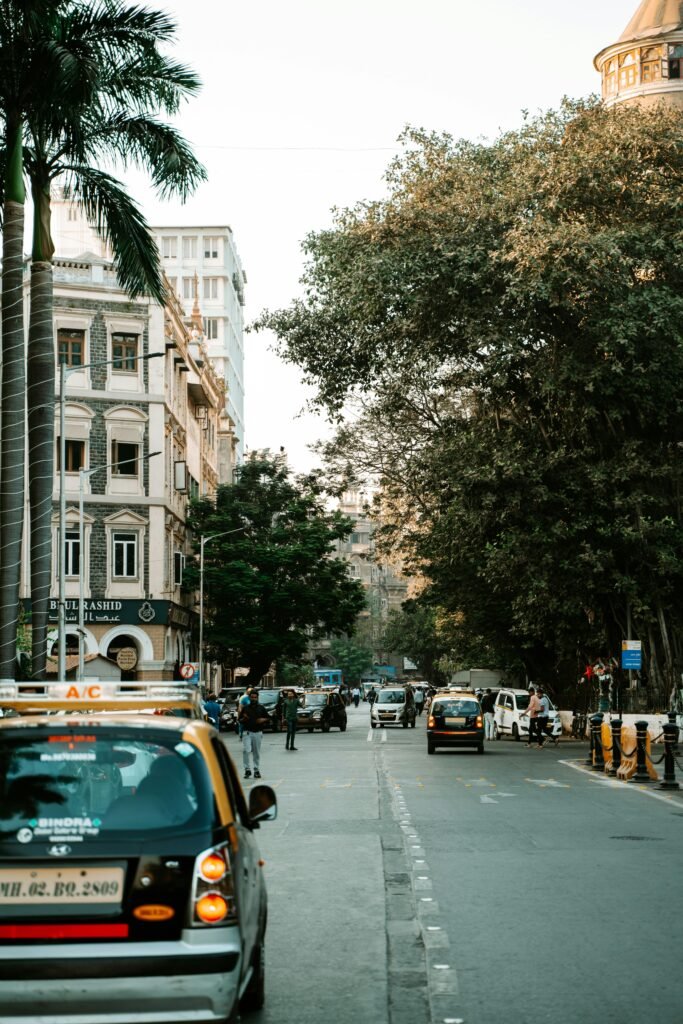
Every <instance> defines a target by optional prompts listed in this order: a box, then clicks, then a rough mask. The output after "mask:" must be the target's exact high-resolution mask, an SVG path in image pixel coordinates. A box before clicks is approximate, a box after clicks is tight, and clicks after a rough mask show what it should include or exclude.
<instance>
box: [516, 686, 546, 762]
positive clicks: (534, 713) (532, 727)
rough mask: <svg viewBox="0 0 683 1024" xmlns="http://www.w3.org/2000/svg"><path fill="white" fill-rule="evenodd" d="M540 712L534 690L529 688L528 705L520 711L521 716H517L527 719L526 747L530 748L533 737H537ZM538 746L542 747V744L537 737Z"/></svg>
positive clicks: (539, 703) (531, 687)
mask: <svg viewBox="0 0 683 1024" xmlns="http://www.w3.org/2000/svg"><path fill="white" fill-rule="evenodd" d="M540 710H541V702H540V700H539V699H538V696H537V695H536V691H535V690H534V688H533V686H530V687H529V705H528V707H527V709H526V711H522V713H521V715H520V716H519V717H520V718H526V717H527V716H528V718H529V738H528V740H527V744H526V745H527V747H530V746H531V744H532V741H533V738H534V736H538V733H537V732H536V730H537V728H538V713H539V711H540ZM538 746H539V747H542V746H543V742H542V740H541V738H540V736H538Z"/></svg>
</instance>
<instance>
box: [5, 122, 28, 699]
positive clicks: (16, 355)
mask: <svg viewBox="0 0 683 1024" xmlns="http://www.w3.org/2000/svg"><path fill="white" fill-rule="evenodd" d="M7 141H8V147H7V151H8V169H7V187H6V191H5V203H4V212H3V234H2V433H1V438H0V537H1V538H2V543H1V544H0V679H14V676H15V671H16V661H17V626H18V622H19V580H20V574H21V540H22V535H23V525H24V456H25V437H26V428H25V416H26V393H25V392H26V376H25V342H24V254H23V248H24V195H23V178H22V144H21V125H14V126H8V130H7Z"/></svg>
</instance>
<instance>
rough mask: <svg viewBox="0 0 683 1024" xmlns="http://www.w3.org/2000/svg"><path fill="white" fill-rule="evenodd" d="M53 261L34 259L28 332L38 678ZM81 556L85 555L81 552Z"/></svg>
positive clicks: (48, 502) (45, 590)
mask: <svg viewBox="0 0 683 1024" xmlns="http://www.w3.org/2000/svg"><path fill="white" fill-rule="evenodd" d="M52 309H53V291H52V264H51V263H49V262H46V261H42V262H34V263H32V264H31V318H30V322H29V333H28V360H27V377H28V379H27V385H28V386H27V400H28V452H29V457H28V486H29V506H30V512H31V608H32V614H31V657H32V671H31V674H32V676H33V678H34V679H43V678H44V676H45V665H46V657H47V623H48V604H49V599H50V584H51V582H52V487H53V480H54V435H55V430H54V424H55V414H54V409H55V407H54V402H53V401H52V396H54V393H55V351H54V335H53V329H52ZM81 557H83V555H82V553H81Z"/></svg>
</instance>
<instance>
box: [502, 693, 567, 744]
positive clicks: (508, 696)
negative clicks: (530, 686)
mask: <svg viewBox="0 0 683 1024" xmlns="http://www.w3.org/2000/svg"><path fill="white" fill-rule="evenodd" d="M547 696H548V695H547V694H546V697H547ZM548 703H549V704H550V714H549V715H548V725H547V730H546V735H547V737H548V738H549V739H554V740H557V739H559V737H560V736H561V735H562V723H561V721H560V713H559V711H557V709H556V708H555V705H554V704H553V702H552V701H551V700H550V697H548ZM528 707H529V693H528V691H527V690H508V689H505V690H501V691H500V692H499V693H498V696H497V697H496V705H495V708H494V710H493V715H494V717H493V735H494V737H495V739H497V740H499V739H502V737H503V736H512V738H513V739H515V740H521V739H522V737H524V739H525V740H528V738H529V716H528V715H524V716H522V712H523V711H526V709H527V708H528Z"/></svg>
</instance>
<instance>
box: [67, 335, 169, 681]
mask: <svg viewBox="0 0 683 1024" xmlns="http://www.w3.org/2000/svg"><path fill="white" fill-rule="evenodd" d="M165 356H166V353H165V352H148V353H147V354H146V355H142V356H137V357H136V362H137V360H138V359H140V360H142V361H143V362H147V360H149V359H160V358H162V357H165ZM120 363H121V360H120V359H102V360H98V361H97V362H95V363H80V364H79V365H78V366H67V365H66V362H65V360H64V358H63V357H62V358H61V359H60V363H59V548H58V551H57V579H58V586H59V596H58V599H57V645H58V651H57V678H58V679H60V680H64V679H66V580H65V568H66V566H65V562H66V436H65V435H66V423H65V419H66V415H65V410H66V378H67V375H68V374H71V373H82V371H83V370H90V369H93V368H96V367H100V366H114V365H120ZM79 643H80V641H79Z"/></svg>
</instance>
